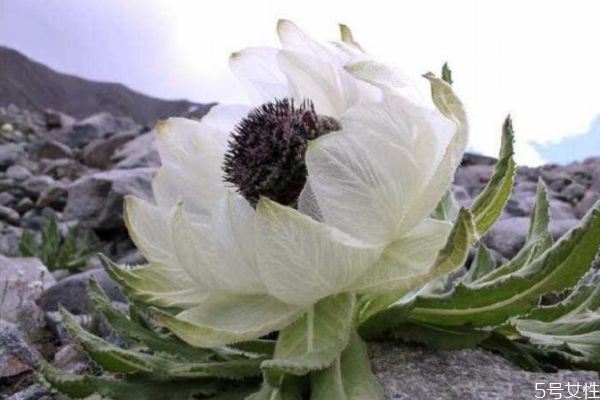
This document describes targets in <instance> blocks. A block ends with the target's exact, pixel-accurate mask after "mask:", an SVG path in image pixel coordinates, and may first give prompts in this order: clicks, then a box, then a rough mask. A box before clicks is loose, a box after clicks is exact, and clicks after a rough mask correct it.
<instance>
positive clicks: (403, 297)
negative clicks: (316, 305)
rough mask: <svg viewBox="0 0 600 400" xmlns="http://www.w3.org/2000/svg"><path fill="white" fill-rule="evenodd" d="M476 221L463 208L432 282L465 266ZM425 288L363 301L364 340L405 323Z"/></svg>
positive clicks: (433, 268)
mask: <svg viewBox="0 0 600 400" xmlns="http://www.w3.org/2000/svg"><path fill="white" fill-rule="evenodd" d="M473 230H474V227H473V218H472V216H471V213H470V212H469V211H468V210H466V209H464V208H462V209H461V210H460V211H459V213H458V216H457V218H456V221H454V226H453V227H452V231H451V232H450V235H448V240H447V242H446V245H445V246H444V248H442V250H440V252H439V254H438V257H437V259H436V262H435V263H434V265H433V267H432V268H431V271H430V273H429V281H430V282H432V281H433V280H435V279H436V278H439V277H442V278H443V275H444V274H447V273H449V272H451V271H453V270H454V269H456V268H457V267H460V266H462V265H463V264H464V262H465V260H466V258H467V256H468V254H469V246H470V245H471V243H472V241H473ZM429 287H430V286H428V285H425V286H424V287H423V288H420V289H416V290H412V291H410V292H408V293H407V292H400V293H391V294H384V295H375V296H368V297H365V298H361V303H360V308H359V319H358V324H359V332H360V334H361V336H362V337H364V338H375V337H380V336H382V335H383V334H384V332H386V331H388V330H389V329H393V328H394V326H395V325H396V324H399V323H402V322H404V321H405V320H406V318H407V317H408V315H409V313H410V312H411V311H412V309H413V307H414V303H415V300H416V299H417V297H418V295H419V294H421V293H422V292H423V291H426V290H428V289H429Z"/></svg>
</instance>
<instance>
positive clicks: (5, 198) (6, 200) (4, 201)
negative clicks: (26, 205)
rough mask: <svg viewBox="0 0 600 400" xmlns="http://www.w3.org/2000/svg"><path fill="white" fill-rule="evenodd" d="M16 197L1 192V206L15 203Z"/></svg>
mask: <svg viewBox="0 0 600 400" xmlns="http://www.w3.org/2000/svg"><path fill="white" fill-rule="evenodd" d="M15 200H16V197H15V196H14V195H13V194H12V193H10V192H0V205H2V206H7V205H9V204H11V203H14V202H15Z"/></svg>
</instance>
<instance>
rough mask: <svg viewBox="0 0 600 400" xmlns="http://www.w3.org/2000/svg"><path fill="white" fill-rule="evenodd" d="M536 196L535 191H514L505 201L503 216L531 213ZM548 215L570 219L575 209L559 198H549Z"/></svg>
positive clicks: (522, 215)
mask: <svg viewBox="0 0 600 400" xmlns="http://www.w3.org/2000/svg"><path fill="white" fill-rule="evenodd" d="M536 200H537V196H536V193H535V192H530V191H516V190H515V192H514V193H513V195H512V196H511V198H510V199H509V200H508V202H507V203H506V207H505V209H504V217H506V216H509V217H510V216H512V217H526V216H529V215H531V213H532V211H533V207H534V206H535V203H536ZM549 205H550V215H551V216H552V219H555V220H558V219H572V218H575V211H574V210H573V208H572V207H571V206H570V205H569V204H568V203H565V202H563V201H561V200H558V199H555V198H550V199H549Z"/></svg>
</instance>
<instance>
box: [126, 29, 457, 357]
mask: <svg viewBox="0 0 600 400" xmlns="http://www.w3.org/2000/svg"><path fill="white" fill-rule="evenodd" d="M278 31H279V35H280V38H281V42H282V46H283V48H282V49H271V48H252V49H248V50H243V51H241V52H239V53H235V54H234V55H233V56H232V60H231V65H232V68H233V70H234V71H235V72H236V74H237V75H239V76H240V78H241V79H242V80H243V81H244V82H246V83H248V84H249V85H250V86H251V87H252V89H253V91H254V96H255V98H256V101H257V103H261V102H265V101H268V100H272V99H274V98H285V97H292V98H295V99H298V100H301V99H304V98H309V99H311V100H312V101H313V103H314V105H315V109H316V110H317V111H318V113H320V114H324V115H329V116H333V117H335V118H336V119H338V120H339V121H340V122H341V125H342V130H340V131H337V132H334V133H330V134H327V135H324V136H322V137H320V138H319V139H317V140H315V141H314V142H311V143H310V145H309V148H308V150H307V153H306V158H305V159H306V164H307V168H308V178H307V184H306V186H305V188H304V190H303V192H302V194H301V196H300V199H299V206H298V210H296V209H293V208H291V207H287V206H283V205H280V204H278V203H275V202H273V201H271V200H269V199H267V198H262V199H260V201H259V202H258V204H257V206H256V208H253V207H252V206H251V205H250V204H249V203H248V202H247V201H246V200H245V199H244V198H243V197H241V196H240V195H238V194H237V193H236V191H235V188H233V187H229V186H227V185H226V184H225V183H224V182H223V178H222V176H223V171H222V164H223V156H224V152H225V150H226V147H227V140H228V137H229V135H230V133H231V132H232V131H233V129H234V126H235V125H236V124H237V123H238V122H239V121H240V120H241V119H242V118H243V117H244V116H245V115H246V114H247V112H248V111H249V110H250V109H251V107H250V106H224V105H219V106H215V107H214V108H212V109H211V111H210V112H209V113H208V114H207V115H206V116H205V117H204V118H202V120H201V121H200V122H197V121H192V120H187V119H181V118H171V119H169V120H167V121H164V122H161V123H159V124H158V126H157V128H156V143H157V146H158V149H159V153H160V157H161V161H162V166H161V168H160V169H159V171H158V173H157V175H156V177H155V179H154V181H153V190H154V198H155V204H152V203H149V202H147V201H144V200H141V199H138V198H135V197H132V196H129V197H127V198H126V206H125V218H126V223H127V226H128V228H129V231H130V234H131V237H132V239H133V241H134V242H135V244H136V245H137V247H138V248H139V249H140V251H141V252H142V253H143V255H144V256H145V257H146V258H147V260H148V264H147V265H146V266H143V267H140V268H136V269H118V271H115V273H116V274H117V275H119V277H120V278H121V283H123V284H124V286H125V287H126V288H127V289H128V290H129V291H130V293H131V294H132V295H133V296H134V297H137V298H138V299H141V300H142V301H144V302H145V303H146V304H150V305H153V306H155V307H157V309H163V310H164V309H165V308H168V309H171V310H173V309H175V310H180V311H178V313H176V314H175V315H172V314H169V313H167V312H165V311H157V313H156V316H157V318H158V320H159V321H160V323H161V324H164V325H165V326H167V327H168V328H170V329H171V330H172V331H173V332H174V333H175V334H177V335H178V336H179V337H181V338H182V339H184V340H186V341H188V342H189V343H191V344H194V345H197V346H202V347H213V346H219V345H223V344H227V343H232V342H239V341H244V340H249V339H253V338H257V337H259V336H261V335H264V334H266V333H268V332H271V331H274V330H278V329H282V328H283V327H285V326H287V325H289V324H290V323H291V322H293V321H294V320H296V319H297V318H298V317H299V316H301V315H302V314H303V313H304V312H306V311H307V310H309V309H311V307H312V306H313V305H314V304H315V303H316V302H318V301H319V300H320V299H323V298H325V297H328V296H331V295H335V294H339V293H344V292H356V293H373V292H382V291H388V290H394V289H402V288H409V287H413V286H415V285H418V284H420V283H422V282H423V280H424V279H427V278H428V277H429V274H430V269H431V266H432V264H433V262H434V260H435V257H436V255H437V253H438V251H439V250H440V248H441V247H442V246H443V245H444V243H445V241H446V238H447V235H448V233H449V230H450V228H451V224H450V223H448V222H442V221H437V220H433V219H430V218H429V215H430V214H431V212H432V210H433V209H434V208H435V206H436V205H437V203H438V201H439V200H440V199H441V197H442V196H443V194H444V193H445V191H446V190H447V189H448V187H449V185H450V182H451V179H452V175H453V171H454V170H455V168H456V167H457V165H458V162H459V160H460V158H461V155H462V153H463V151H464V148H465V144H466V139H467V125H466V120H465V117H464V112H463V110H462V105H461V104H460V102H459V101H458V100H457V98H456V97H455V96H454V94H453V93H452V90H451V89H450V87H449V86H448V85H447V84H446V83H444V82H443V81H441V80H439V79H437V78H435V77H434V76H426V77H427V78H428V79H429V80H430V82H431V87H432V91H433V97H434V102H435V103H436V105H437V108H436V107H433V105H429V104H427V103H425V102H423V101H419V100H418V99H417V97H418V96H416V95H415V94H414V90H413V89H411V87H410V85H409V84H408V83H407V82H408V81H407V80H406V79H405V78H404V77H403V76H402V75H400V74H398V73H397V72H396V71H394V70H393V69H391V68H389V67H386V66H384V65H382V64H379V63H377V62H376V61H374V60H372V59H371V58H369V57H368V56H366V55H365V54H364V53H363V52H362V50H361V49H360V46H358V45H357V44H356V43H355V42H354V41H353V39H352V36H351V35H350V33H349V30H347V28H345V27H343V29H342V40H343V41H342V42H341V43H337V44H333V45H331V46H326V45H321V44H319V43H317V42H315V41H313V40H312V39H310V38H308V37H307V36H306V35H305V34H304V33H302V32H301V31H300V30H299V29H298V28H296V26H295V25H293V24H292V23H290V22H288V21H282V22H280V23H279V25H278Z"/></svg>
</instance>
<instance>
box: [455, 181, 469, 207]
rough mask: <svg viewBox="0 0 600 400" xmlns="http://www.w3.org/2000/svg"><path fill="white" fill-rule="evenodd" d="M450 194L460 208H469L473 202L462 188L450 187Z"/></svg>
mask: <svg viewBox="0 0 600 400" xmlns="http://www.w3.org/2000/svg"><path fill="white" fill-rule="evenodd" d="M452 193H453V194H454V199H455V200H456V202H457V203H458V205H459V206H461V207H469V206H470V205H471V203H472V202H473V199H471V196H469V193H468V192H467V191H466V190H465V188H464V187H462V186H457V185H454V186H452Z"/></svg>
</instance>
